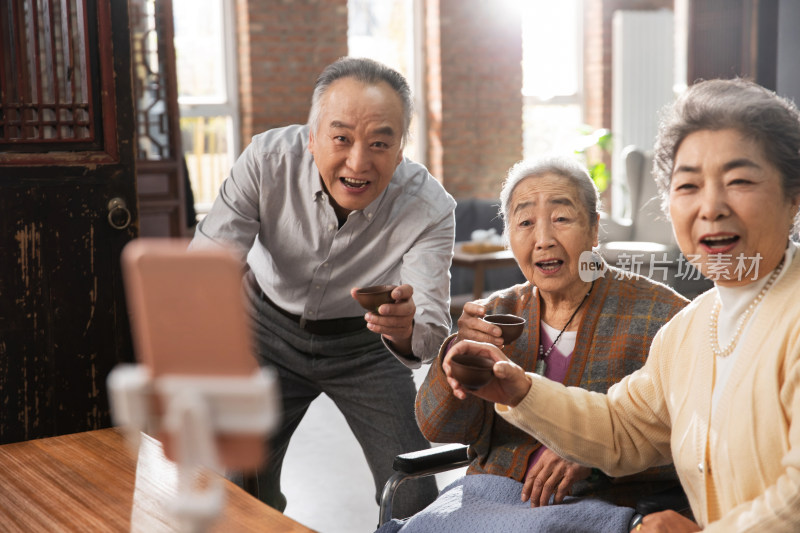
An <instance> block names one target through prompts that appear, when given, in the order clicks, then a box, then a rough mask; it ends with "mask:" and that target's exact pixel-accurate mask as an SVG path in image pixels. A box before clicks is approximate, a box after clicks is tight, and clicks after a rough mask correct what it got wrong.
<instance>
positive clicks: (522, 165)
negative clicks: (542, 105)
mask: <svg viewBox="0 0 800 533" xmlns="http://www.w3.org/2000/svg"><path fill="white" fill-rule="evenodd" d="M546 174H556V175H558V176H561V177H562V178H564V179H566V180H567V181H569V182H570V183H572V184H573V185H574V186H575V188H576V189H578V196H579V197H580V200H581V204H583V207H584V209H585V210H586V214H587V215H588V216H589V226H590V227H594V226H595V225H596V224H597V213H598V209H599V208H600V192H599V191H598V190H597V185H595V183H594V181H592V178H591V176H590V175H589V171H588V170H586V167H585V166H584V165H583V164H581V163H580V162H579V161H578V160H577V159H575V158H574V157H568V156H563V155H544V156H540V157H536V158H531V159H524V160H522V161H520V162H518V163H516V164H515V165H514V166H513V167H511V169H509V171H508V175H507V176H506V179H505V181H504V182H503V188H502V189H501V191H500V216H501V217H502V218H503V227H504V233H505V234H506V238H507V235H508V219H509V215H510V213H509V210H510V209H511V197H512V195H513V193H514V189H515V188H516V187H517V185H519V183H520V182H521V181H522V180H525V179H527V178H540V177H542V176H545V175H546Z"/></svg>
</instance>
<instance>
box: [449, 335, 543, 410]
mask: <svg viewBox="0 0 800 533" xmlns="http://www.w3.org/2000/svg"><path fill="white" fill-rule="evenodd" d="M460 353H469V354H473V355H478V356H481V357H486V358H488V359H491V360H493V361H494V362H495V363H494V367H493V368H492V372H493V373H494V379H492V380H491V381H489V383H488V384H486V385H484V386H483V387H481V388H480V389H478V390H475V391H470V390H467V389H466V388H465V387H462V386H461V383H459V382H458V381H457V380H456V379H455V378H454V377H453V375H452V373H451V367H450V360H451V359H452V358H453V356H455V355H457V354H460ZM442 370H444V373H445V375H446V376H447V383H448V384H449V385H450V388H451V389H453V395H454V396H455V397H456V398H459V399H461V400H464V399H466V398H467V394H472V395H474V396H477V397H478V398H482V399H484V400H486V401H488V402H493V403H501V404H505V405H510V406H512V407H514V406H516V405H517V404H518V403H519V402H521V401H522V399H523V398H524V397H525V395H526V394H528V391H529V390H530V388H531V378H530V377H528V376H527V375H526V374H525V371H524V370H523V369H522V367H520V366H519V365H518V364H516V363H514V362H512V361H510V360H509V359H508V357H506V356H505V354H504V353H503V352H502V351H500V348H498V347H497V346H494V345H492V344H488V343H485V342H475V341H470V340H465V341H461V342H459V343H457V344H455V345H454V346H453V347H452V348H450V351H449V352H447V354H445V356H444V360H442Z"/></svg>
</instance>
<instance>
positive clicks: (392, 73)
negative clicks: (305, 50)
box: [308, 57, 414, 146]
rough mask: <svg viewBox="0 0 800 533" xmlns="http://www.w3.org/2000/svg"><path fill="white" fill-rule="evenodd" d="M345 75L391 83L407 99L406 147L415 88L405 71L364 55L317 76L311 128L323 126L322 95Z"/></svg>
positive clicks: (372, 82)
mask: <svg viewBox="0 0 800 533" xmlns="http://www.w3.org/2000/svg"><path fill="white" fill-rule="evenodd" d="M341 78H354V79H356V80H358V81H360V82H362V83H365V84H368V85H378V84H379V83H381V82H384V83H387V84H388V85H389V87H391V88H392V89H394V91H395V92H396V93H397V96H399V97H400V100H401V101H402V102H403V140H402V142H403V146H405V145H406V143H407V142H408V136H409V126H410V125H411V115H412V113H413V112H414V104H413V99H412V96H411V88H410V87H409V86H408V82H407V81H406V79H405V78H404V77H403V75H402V74H400V73H399V72H397V71H396V70H394V69H392V68H389V67H387V66H386V65H384V64H382V63H378V62H377V61H373V60H372V59H367V58H363V57H342V58H339V59H337V60H336V61H335V62H333V63H331V64H330V65H328V66H327V67H325V70H323V71H322V73H321V74H320V75H319V77H318V78H317V82H316V83H315V84H314V94H313V95H312V97H311V111H310V112H309V114H308V124H309V126H310V127H311V131H313V132H316V131H317V129H318V128H319V117H320V115H321V114H322V97H323V96H324V95H325V93H326V92H327V91H328V88H329V87H330V86H331V84H332V83H333V82H335V81H336V80H338V79H341Z"/></svg>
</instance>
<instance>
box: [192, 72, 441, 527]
mask: <svg viewBox="0 0 800 533" xmlns="http://www.w3.org/2000/svg"><path fill="white" fill-rule="evenodd" d="M410 120H411V91H410V89H409V86H408V83H407V82H406V80H405V79H404V78H403V76H402V75H400V74H399V73H397V72H395V71H394V70H392V69H390V68H388V67H386V66H384V65H381V64H380V63H377V62H375V61H372V60H368V59H355V58H342V59H340V60H338V61H336V62H335V63H333V64H331V65H329V66H328V67H327V68H326V69H325V70H324V71H323V72H322V74H321V75H320V77H319V79H318V80H317V83H316V85H315V88H314V94H313V98H312V105H311V112H310V114H309V121H308V122H309V123H308V125H295V126H288V127H284V128H278V129H274V130H270V131H267V132H265V133H262V134H259V135H256V136H255V137H253V140H252V142H251V144H250V145H249V146H248V147H247V148H246V149H245V151H244V153H243V154H242V155H241V157H239V159H238V160H237V161H236V163H235V164H234V166H233V169H232V170H231V173H230V176H229V177H228V178H227V179H226V180H225V182H224V183H223V184H222V187H221V190H220V194H219V197H218V198H217V199H216V201H215V203H214V205H213V207H212V208H211V211H210V212H209V214H208V216H206V218H205V219H204V220H203V221H202V222H201V223H200V224H199V226H198V228H197V232H196V236H195V238H194V241H193V242H192V246H205V245H208V244H211V243H226V244H229V245H230V244H232V245H233V246H234V247H235V248H236V249H237V250H238V251H239V253H240V254H241V257H242V261H243V262H246V264H247V266H248V267H249V268H248V272H247V274H245V280H246V288H247V294H248V297H249V302H250V305H251V310H252V318H253V322H254V330H255V338H256V352H257V354H258V357H259V358H260V360H261V363H262V364H265V365H271V366H273V367H274V368H275V369H276V370H277V372H278V374H279V376H280V384H281V391H282V400H283V409H284V410H283V421H282V425H281V428H280V429H279V431H278V433H277V434H276V435H275V436H274V438H273V439H272V441H271V442H270V460H269V462H268V465H267V466H266V467H265V469H264V470H263V471H262V472H260V473H259V475H258V487H259V497H260V498H261V499H262V500H263V501H264V502H266V503H268V504H269V505H271V506H273V507H275V508H276V509H279V510H283V509H284V508H285V507H286V498H285V497H284V495H283V494H282V493H281V490H280V473H281V466H282V463H283V458H284V456H285V453H286V449H287V447H288V444H289V439H290V438H291V436H292V433H293V432H294V430H295V429H296V428H297V425H298V424H299V423H300V421H301V419H302V417H303V415H304V414H305V412H306V410H307V409H308V406H309V404H310V403H311V402H312V401H313V400H314V399H315V398H316V397H317V396H319V394H320V393H321V392H324V393H325V394H327V395H328V396H330V398H331V399H333V401H334V402H335V403H336V405H337V406H338V408H339V409H340V410H341V412H342V413H343V414H344V416H345V418H346V419H347V422H348V424H349V425H350V428H351V429H352V430H353V433H354V434H355V436H356V438H357V439H358V441H359V443H360V444H361V447H362V449H363V451H364V455H365V456H366V459H367V463H368V464H369V467H370V469H371V471H372V475H373V479H374V482H375V488H376V499H377V494H379V492H380V489H381V488H382V487H383V484H384V483H385V481H386V480H387V479H388V477H389V476H390V475H391V468H392V459H393V457H394V456H395V455H397V454H398V453H403V452H407V451H412V450H417V449H420V448H424V447H427V446H428V443H427V441H426V440H425V439H424V438H423V437H422V435H421V433H420V431H419V429H418V428H417V425H416V422H415V419H414V397H415V394H416V389H415V387H414V383H413V380H412V375H411V371H410V368H416V367H419V366H420V365H421V364H423V363H428V362H429V361H430V360H431V359H433V358H435V357H436V354H437V352H438V347H439V345H440V344H441V342H442V341H443V339H444V338H445V336H446V335H447V333H448V331H449V328H450V315H449V312H448V305H449V277H448V269H449V266H450V261H451V259H452V250H453V239H454V227H455V222H454V216H453V210H454V208H455V202H454V200H453V199H452V198H451V197H450V195H448V194H447V193H446V192H445V191H444V189H443V188H442V187H441V185H440V184H439V183H438V182H437V181H436V180H435V179H434V178H433V177H432V176H431V175H430V173H428V171H427V169H426V168H425V167H423V166H422V165H420V164H417V163H414V162H412V161H410V160H408V159H404V157H403V147H404V145H405V142H406V140H407V137H408V128H409V122H410ZM376 284H397V285H398V286H397V288H396V289H394V291H393V292H392V297H393V298H394V300H395V302H394V303H392V304H383V305H382V306H381V307H380V308H379V309H378V313H374V312H368V313H366V314H364V310H363V309H361V308H360V307H359V305H358V304H357V303H356V301H355V300H354V299H353V297H352V296H353V291H354V290H355V288H357V287H365V286H369V285H376ZM401 363H402V364H401ZM320 444H322V445H324V443H320ZM308 482H309V483H313V482H314V480H313V479H309V480H308ZM435 497H436V485H435V483H434V482H432V481H429V480H428V481H419V482H416V485H414V484H411V485H410V486H409V487H407V488H406V490H405V492H404V494H398V499H397V500H396V502H395V509H396V510H397V514H398V516H400V515H403V516H408V515H410V514H413V513H414V512H416V511H417V510H419V509H421V508H423V507H425V506H426V505H427V504H428V503H430V502H431V501H432V500H433V499H434V498H435Z"/></svg>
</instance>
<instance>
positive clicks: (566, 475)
mask: <svg viewBox="0 0 800 533" xmlns="http://www.w3.org/2000/svg"><path fill="white" fill-rule="evenodd" d="M591 473H592V469H591V468H588V467H585V466H581V465H579V464H577V463H573V462H572V461H568V460H566V459H563V458H561V457H559V456H558V455H557V454H556V453H555V452H553V451H551V450H549V449H547V450H545V451H544V452H542V455H541V456H540V457H539V460H538V461H536V464H535V465H533V468H531V469H530V470H528V473H527V474H525V482H524V483H523V485H522V501H528V500H530V501H531V507H539V506H545V505H547V504H548V503H549V502H550V497H551V496H553V495H555V498H554V499H553V503H554V504H558V503H561V502H563V501H564V497H565V496H567V495H568V494H570V491H571V490H572V485H574V484H575V482H576V481H580V480H581V479H586V478H587V477H589V475H590V474H591Z"/></svg>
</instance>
